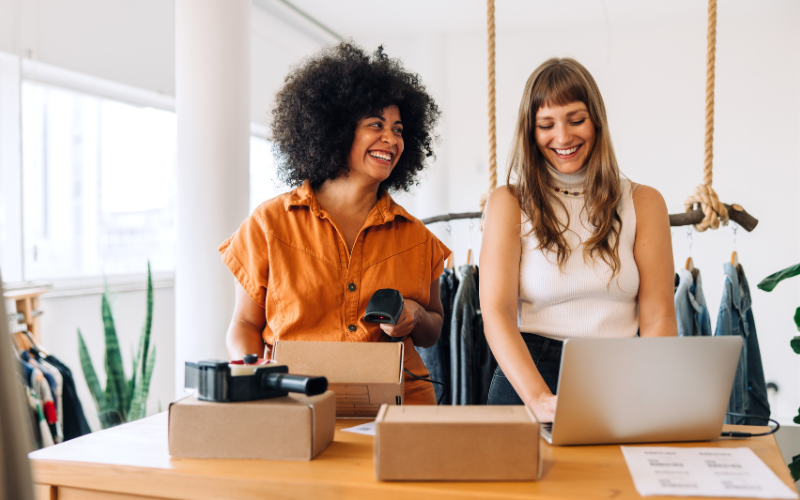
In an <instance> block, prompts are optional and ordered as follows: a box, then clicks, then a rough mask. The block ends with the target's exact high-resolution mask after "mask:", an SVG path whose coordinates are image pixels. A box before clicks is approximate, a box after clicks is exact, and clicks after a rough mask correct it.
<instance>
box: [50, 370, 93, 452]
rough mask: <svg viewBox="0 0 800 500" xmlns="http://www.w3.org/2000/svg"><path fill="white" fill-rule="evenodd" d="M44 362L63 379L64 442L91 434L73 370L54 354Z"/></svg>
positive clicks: (62, 412)
mask: <svg viewBox="0 0 800 500" xmlns="http://www.w3.org/2000/svg"><path fill="white" fill-rule="evenodd" d="M44 362H45V363H48V364H50V365H51V366H53V367H54V368H56V369H57V370H58V371H59V373H61V377H62V379H63V390H62V394H61V400H62V402H63V404H62V405H61V414H62V415H63V422H64V441H68V440H70V439H74V438H76V437H80V436H83V435H84V434H89V433H91V432H92V429H91V428H90V427H89V423H88V422H87V421H86V415H85V414H84V413H83V405H81V400H80V399H78V391H77V389H76V387H75V379H74V377H73V376H72V370H70V369H69V367H68V366H67V365H65V364H64V363H62V362H61V360H59V359H58V358H56V357H55V356H53V355H52V354H49V355H47V357H46V358H44Z"/></svg>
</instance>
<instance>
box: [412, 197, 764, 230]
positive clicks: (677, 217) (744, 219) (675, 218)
mask: <svg viewBox="0 0 800 500" xmlns="http://www.w3.org/2000/svg"><path fill="white" fill-rule="evenodd" d="M725 207H726V208H727V209H728V216H729V217H730V220H732V221H733V222H735V223H737V224H739V225H740V226H741V227H742V229H744V230H746V231H752V230H753V229H755V228H756V226H757V225H758V219H756V218H755V217H753V216H752V215H750V214H749V213H747V211H746V210H745V209H744V208H742V207H741V206H740V205H736V204H733V205H728V204H727V203H725ZM482 216H483V213H482V212H464V213H460V214H445V215H437V216H436V217H429V218H427V219H422V223H423V224H425V225H427V224H433V223H435V222H449V221H451V220H459V219H480V218H481V217H482ZM702 220H703V211H702V210H700V209H699V208H698V209H695V210H692V211H691V212H684V213H681V214H670V215H669V225H670V226H673V227H676V226H693V225H695V224H699V223H700V221H702Z"/></svg>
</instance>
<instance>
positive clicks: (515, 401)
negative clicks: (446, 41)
mask: <svg viewBox="0 0 800 500" xmlns="http://www.w3.org/2000/svg"><path fill="white" fill-rule="evenodd" d="M522 340H524V341H525V345H526V346H527V347H528V352H530V355H531V358H532V359H533V363H534V364H535V365H536V368H538V369H539V373H540V374H541V375H542V378H543V379H544V382H545V383H546V384H547V387H548V388H549V389H550V391H551V392H552V393H553V394H555V393H556V390H558V373H559V371H560V369H561V353H562V350H563V348H564V342H562V341H560V340H553V339H549V338H547V337H542V336H541V335H536V334H534V333H522ZM488 404H490V405H521V404H525V403H523V402H522V398H520V397H519V395H518V394H517V391H515V390H514V387H512V386H511V382H509V381H508V379H507V378H506V376H505V374H503V370H502V369H501V368H500V367H499V366H498V367H497V368H496V369H495V371H494V377H492V385H491V387H489V401H488Z"/></svg>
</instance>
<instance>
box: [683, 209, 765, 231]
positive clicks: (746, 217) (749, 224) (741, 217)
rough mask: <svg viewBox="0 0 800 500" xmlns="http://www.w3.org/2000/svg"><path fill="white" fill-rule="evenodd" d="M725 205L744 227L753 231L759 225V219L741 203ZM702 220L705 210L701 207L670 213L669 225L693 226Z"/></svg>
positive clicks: (734, 218)
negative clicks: (679, 212)
mask: <svg viewBox="0 0 800 500" xmlns="http://www.w3.org/2000/svg"><path fill="white" fill-rule="evenodd" d="M724 205H725V208H727V209H728V216H729V217H730V219H731V220H732V221H733V222H735V223H737V224H739V225H740V226H741V227H742V229H744V230H746V231H752V230H753V229H755V228H756V226H757V225H758V219H756V218H755V217H753V216H752V215H750V214H748V213H747V211H745V209H744V208H742V206H741V205H736V204H733V205H728V204H727V203H724ZM701 220H703V211H702V210H700V209H699V208H697V209H695V210H692V211H691V212H685V213H682V214H669V225H670V226H673V227H675V226H693V225H694V224H699V223H700V221H701Z"/></svg>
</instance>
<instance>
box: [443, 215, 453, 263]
mask: <svg viewBox="0 0 800 500" xmlns="http://www.w3.org/2000/svg"><path fill="white" fill-rule="evenodd" d="M446 229H447V236H449V239H450V241H451V242H452V241H453V233H452V231H453V228H452V227H451V226H450V221H447V228H446ZM444 267H446V268H447V269H449V270H451V271H455V269H456V263H455V262H454V260H453V253H452V252H450V256H449V257H447V260H446V261H445V262H444Z"/></svg>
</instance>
